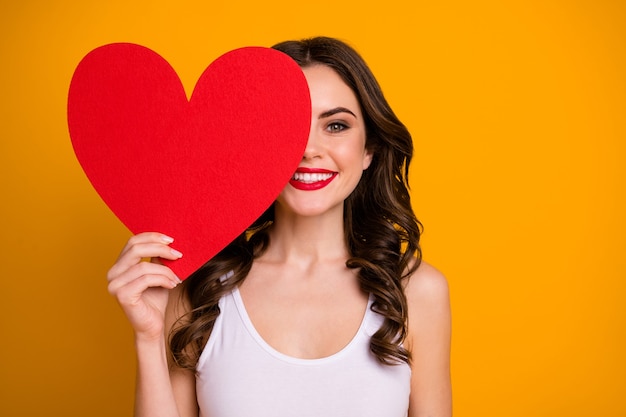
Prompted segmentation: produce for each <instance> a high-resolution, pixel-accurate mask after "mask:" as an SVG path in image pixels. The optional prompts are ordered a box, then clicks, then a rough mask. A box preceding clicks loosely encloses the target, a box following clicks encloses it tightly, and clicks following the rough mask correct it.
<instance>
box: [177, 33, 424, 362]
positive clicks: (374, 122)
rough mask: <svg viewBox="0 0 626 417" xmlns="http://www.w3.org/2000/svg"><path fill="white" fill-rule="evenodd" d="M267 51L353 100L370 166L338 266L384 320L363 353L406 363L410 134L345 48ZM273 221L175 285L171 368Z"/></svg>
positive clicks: (347, 211) (196, 343) (199, 340)
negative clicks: (352, 272) (354, 277)
mask: <svg viewBox="0 0 626 417" xmlns="http://www.w3.org/2000/svg"><path fill="white" fill-rule="evenodd" d="M273 48H274V49H277V50H279V51H282V52H284V53H285V54H287V55H289V56H290V57H291V58H293V59H294V60H295V61H296V62H297V63H298V64H299V65H300V67H302V68H305V67H307V66H312V65H326V66H328V67H330V68H332V69H333V70H335V71H336V72H337V73H338V74H339V75H340V76H341V78H342V79H343V81H344V82H345V83H346V84H347V85H348V86H349V87H350V88H351V89H352V91H353V92H354V93H355V95H356V97H357V99H358V101H359V104H360V106H361V110H362V113H363V116H364V119H365V127H366V145H365V146H366V148H367V149H368V150H369V151H371V152H372V154H373V159H372V162H371V164H370V166H369V168H368V169H367V170H365V171H364V172H363V176H362V178H361V180H360V182H359V184H358V185H357V187H356V189H355V190H354V191H353V192H352V194H351V195H350V196H349V197H348V198H347V199H346V201H345V204H344V225H345V226H344V235H345V240H346V243H347V247H348V250H349V254H350V258H349V259H348V260H347V261H346V266H347V267H348V268H353V269H356V270H358V280H359V285H360V287H361V289H362V290H363V291H364V292H366V293H369V294H371V295H373V297H374V301H373V304H372V307H371V308H372V310H373V311H375V312H377V313H379V314H381V315H382V316H383V317H384V321H383V324H382V326H381V328H380V329H379V330H378V331H377V332H376V333H375V334H374V335H373V336H372V337H371V341H370V350H371V352H372V353H373V354H374V355H375V356H376V358H377V359H378V360H379V361H380V362H381V363H383V364H386V365H393V364H398V363H403V362H404V363H410V360H411V354H410V352H409V351H408V350H407V349H405V348H404V346H403V341H404V340H405V338H406V334H407V301H406V296H405V294H404V290H403V284H404V280H405V279H406V277H407V276H408V275H410V274H411V273H412V272H413V271H415V270H416V269H417V267H418V266H419V263H420V260H421V249H420V246H419V238H420V234H421V229H422V226H421V224H420V222H419V221H418V220H417V218H416V217H415V214H414V213H413V210H412V208H411V202H410V196H409V191H408V187H409V185H408V171H409V163H410V161H411V157H412V155H413V141H412V139H411V135H410V134H409V132H408V130H407V129H406V127H405V126H404V125H403V124H402V123H401V122H400V120H398V118H397V117H396V115H395V114H394V112H393V111H392V110H391V107H390V106H389V104H388V103H387V101H386V100H385V98H384V96H383V93H382V90H381V88H380V86H379V85H378V82H377V81H376V79H375V78H374V76H373V74H372V72H371V71H370V69H369V68H368V66H367V64H366V63H365V61H364V60H363V59H362V58H361V56H360V55H359V54H358V53H357V52H356V51H355V50H354V49H353V48H351V47H350V46H348V45H347V44H346V43H344V42H342V41H339V40H337V39H333V38H327V37H315V38H310V39H304V40H301V41H286V42H282V43H279V44H277V45H274V46H273ZM273 222H274V207H273V206H272V207H270V208H269V209H268V210H267V211H266V212H265V213H263V215H261V217H259V218H258V219H257V220H256V221H255V222H254V223H253V224H252V225H251V226H250V227H249V228H248V230H246V231H245V232H244V233H242V234H241V235H240V236H239V237H237V238H236V239H235V240H234V241H233V242H231V243H230V244H229V245H228V246H227V247H226V248H224V249H223V250H222V251H221V252H220V253H219V254H218V255H216V256H215V257H214V258H213V259H211V260H210V261H208V262H207V263H206V264H205V265H204V266H202V267H201V268H200V269H199V270H197V271H196V272H195V273H194V274H193V275H192V276H190V277H189V278H188V279H187V280H185V282H184V283H183V284H182V285H183V293H182V294H183V297H185V298H186V300H185V301H186V302H187V303H188V305H189V311H188V313H187V314H185V315H183V316H182V317H181V318H180V319H179V320H178V322H177V323H176V324H175V326H174V328H173V329H172V333H171V335H170V351H171V354H172V358H173V362H174V364H175V365H176V366H178V367H181V368H186V369H190V370H195V367H196V364H197V361H198V358H199V356H200V354H201V352H202V349H203V348H204V345H205V344H206V341H207V340H208V338H209V336H210V334H211V331H212V329H213V325H214V323H215V320H216V319H217V317H218V316H219V314H220V309H219V306H218V302H219V300H220V298H221V297H222V296H224V295H225V294H227V293H229V292H230V291H232V290H233V289H234V288H235V287H237V286H239V285H240V284H241V283H242V282H243V280H244V279H245V278H246V276H247V275H248V272H249V271H250V268H251V266H252V263H253V262H254V260H255V259H256V258H258V257H259V256H261V255H262V254H263V253H264V252H265V250H266V249H267V247H268V245H269V234H268V230H269V228H270V227H271V225H272V223H273Z"/></svg>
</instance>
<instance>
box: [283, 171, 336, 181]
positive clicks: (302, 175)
mask: <svg viewBox="0 0 626 417" xmlns="http://www.w3.org/2000/svg"><path fill="white" fill-rule="evenodd" d="M332 176H333V174H332V173H309V172H296V173H295V174H293V177H292V179H293V180H295V181H300V182H303V183H305V184H311V183H314V182H319V181H326V180H327V179H329V178H330V177H332Z"/></svg>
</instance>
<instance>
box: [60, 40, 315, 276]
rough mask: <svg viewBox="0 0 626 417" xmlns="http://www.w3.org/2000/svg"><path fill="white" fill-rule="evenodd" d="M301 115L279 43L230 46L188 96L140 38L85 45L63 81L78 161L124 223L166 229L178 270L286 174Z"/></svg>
mask: <svg viewBox="0 0 626 417" xmlns="http://www.w3.org/2000/svg"><path fill="white" fill-rule="evenodd" d="M310 123H311V101H310V96H309V90H308V86H307V83H306V79H305V78H304V74H303V73H302V71H301V69H300V68H299V67H298V65H297V64H296V63H295V62H294V61H293V60H292V59H291V58H289V57H288V56H287V55H285V54H283V53H282V52H278V51H275V50H273V49H269V48H262V47H247V48H241V49H237V50H234V51H231V52H228V53H226V54H224V55H222V56H221V57H219V58H218V59H217V60H215V61H214V62H213V63H212V64H211V65H210V66H209V67H208V68H207V69H206V70H205V71H204V73H203V74H202V76H201V77H200V79H199V80H198V83H197V84H196V86H195V89H194V91H193V94H192V96H191V99H190V100H187V97H186V95H185V91H184V88H183V85H182V83H181V81H180V79H179V78H178V76H177V75H176V72H175V71H174V69H173V68H172V67H171V66H170V65H169V64H168V63H167V61H165V60H164V59H163V58H162V57H160V56H159V55H158V54H156V53H155V52H153V51H151V50H150V49H147V48H145V47H142V46H139V45H134V44H127V43H120V44H110V45H105V46H102V47H100V48H97V49H95V50H93V51H92V52H90V53H89V54H88V55H87V56H85V58H83V60H82V61H81V62H80V64H79V65H78V67H77V68H76V71H75V72H74V76H73V78H72V82H71V85H70V89H69V97H68V124H69V131H70V136H71V139H72V144H73V146H74V151H75V153H76V156H77V157H78V160H79V161H80V164H81V166H82V167H83V170H84V171H85V173H86V174H87V177H88V178H89V180H90V181H91V183H92V185H93V186H94V188H95V189H96V190H97V192H98V193H99V194H100V196H101V197H102V199H103V200H104V201H105V202H106V204H107V205H108V206H109V207H110V208H111V210H112V211H113V212H114V213H115V214H116V215H117V216H118V217H119V219H120V220H121V221H122V222H123V223H124V224H125V225H126V226H127V227H128V228H129V229H130V230H131V231H132V232H133V233H139V232H144V231H159V232H163V233H165V234H168V235H170V236H172V237H174V238H175V239H176V243H175V245H176V247H177V249H179V250H180V251H181V252H183V254H184V257H183V258H181V259H180V260H178V261H175V262H171V263H169V265H170V266H171V267H172V269H173V270H174V272H176V273H177V274H178V276H179V277H181V278H183V279H184V278H186V277H188V276H189V275H190V274H191V273H192V272H194V271H195V270H196V269H197V268H199V267H200V266H202V265H203V264H204V263H205V262H206V261H207V260H209V259H210V258H211V257H212V256H214V255H215V254H217V253H218V252H219V251H220V250H221V249H223V248H224V247H225V246H226V245H227V244H228V243H229V242H230V241H232V240H233V239H234V238H235V237H236V236H237V235H239V234H240V233H241V232H243V231H244V230H245V229H246V228H247V227H248V226H249V225H250V224H251V223H252V222H253V221H254V220H255V219H256V218H258V216H260V215H261V214H262V213H263V211H265V210H266V209H267V208H268V207H269V206H270V205H271V203H272V202H273V201H274V200H275V199H276V197H277V196H278V194H279V193H280V191H281V190H282V189H283V187H284V186H285V185H286V184H287V182H288V180H289V178H290V177H291V175H292V174H293V172H294V170H295V169H296V167H297V165H298V164H299V162H300V160H301V158H302V155H303V153H304V148H305V146H306V141H307V138H308V135H309V127H310Z"/></svg>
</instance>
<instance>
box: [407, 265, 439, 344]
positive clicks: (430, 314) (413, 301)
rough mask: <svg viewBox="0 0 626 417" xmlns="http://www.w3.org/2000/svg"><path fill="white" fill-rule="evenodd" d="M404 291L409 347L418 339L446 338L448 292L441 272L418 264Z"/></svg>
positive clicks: (429, 266) (430, 266)
mask: <svg viewBox="0 0 626 417" xmlns="http://www.w3.org/2000/svg"><path fill="white" fill-rule="evenodd" d="M404 291H405V295H406V298H407V306H408V336H409V337H408V338H407V342H408V344H409V345H412V344H413V343H414V342H416V341H417V340H418V339H422V338H428V337H432V336H435V335H438V336H439V337H443V338H445V337H446V335H449V330H450V291H449V287H448V281H447V279H446V277H445V276H444V275H443V273H441V271H439V270H438V269H437V268H435V267H433V266H432V265H430V264H428V263H426V262H421V263H420V265H419V267H418V268H417V269H416V270H415V271H414V272H413V273H412V274H411V275H410V276H409V277H408V279H407V281H406V283H405V288H404Z"/></svg>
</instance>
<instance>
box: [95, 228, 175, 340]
mask: <svg viewBox="0 0 626 417" xmlns="http://www.w3.org/2000/svg"><path fill="white" fill-rule="evenodd" d="M172 242H173V239H172V238H170V237H169V236H165V235H163V234H161V233H140V234H137V235H135V236H133V237H131V238H130V239H129V241H128V243H127V244H126V246H125V247H124V249H123V250H122V253H121V254H120V256H119V258H118V259H117V261H116V262H115V264H114V265H113V266H112V267H111V269H110V270H109V272H108V274H107V279H108V281H109V287H108V288H109V292H110V293H111V294H112V295H113V296H115V297H116V298H117V301H118V302H119V303H120V305H121V307H122V309H123V310H124V312H125V313H126V316H127V317H128V319H129V321H130V323H131V325H132V327H133V329H134V330H135V335H136V337H137V338H138V339H142V340H160V339H161V338H162V337H163V332H164V326H165V324H164V321H165V308H166V306H167V300H168V295H169V294H168V293H169V290H170V289H172V288H174V287H176V286H177V285H178V284H180V283H181V281H180V279H179V278H178V277H177V276H176V275H175V274H174V272H173V271H172V270H171V269H170V268H168V267H167V266H165V265H162V264H160V263H159V262H158V258H163V259H170V260H176V259H179V258H180V257H182V254H181V253H180V252H178V251H176V250H175V249H172V248H171V247H170V246H169V245H170V244H171V243H172ZM146 258H150V259H152V261H151V262H142V259H146Z"/></svg>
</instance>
